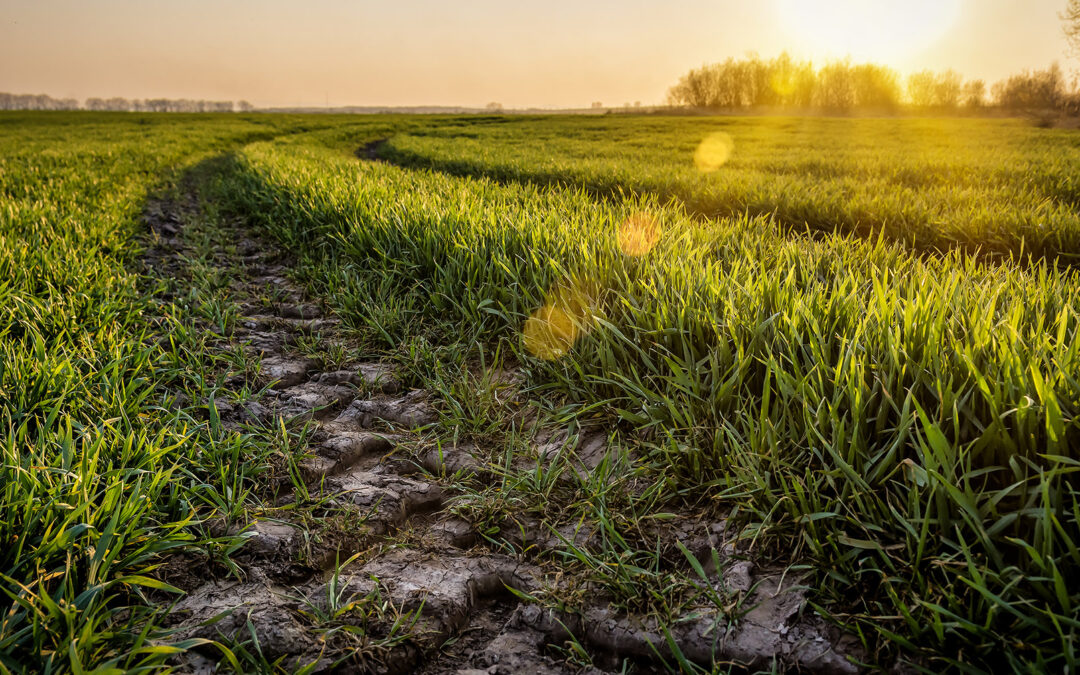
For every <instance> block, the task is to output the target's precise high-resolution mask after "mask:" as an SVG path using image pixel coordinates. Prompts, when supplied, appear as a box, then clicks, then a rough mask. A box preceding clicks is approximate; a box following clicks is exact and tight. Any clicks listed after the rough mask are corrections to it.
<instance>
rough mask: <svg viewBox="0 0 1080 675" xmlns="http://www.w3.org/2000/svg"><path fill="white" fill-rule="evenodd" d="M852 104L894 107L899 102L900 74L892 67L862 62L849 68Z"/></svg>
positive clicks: (868, 106)
mask: <svg viewBox="0 0 1080 675" xmlns="http://www.w3.org/2000/svg"><path fill="white" fill-rule="evenodd" d="M851 80H852V86H853V87H854V89H855V92H854V105H855V106H856V107H859V108H895V107H896V106H897V105H898V104H899V103H900V76H899V75H897V73H896V71H894V70H893V69H892V68H886V67H885V66H878V65H874V64H869V63H867V64H863V65H859V66H855V67H854V68H852V69H851Z"/></svg>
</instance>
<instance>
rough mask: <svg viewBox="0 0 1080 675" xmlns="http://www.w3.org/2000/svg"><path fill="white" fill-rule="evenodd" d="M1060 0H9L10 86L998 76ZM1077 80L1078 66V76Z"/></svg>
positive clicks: (158, 90)
mask: <svg viewBox="0 0 1080 675" xmlns="http://www.w3.org/2000/svg"><path fill="white" fill-rule="evenodd" d="M1063 6H1064V0H1031V1H1028V2H1021V1H1017V0H979V1H978V2H975V0H908V1H907V2H896V1H895V0H889V1H882V2H878V3H876V4H874V5H873V6H872V7H871V6H869V5H868V4H867V3H863V2H859V1H858V0H822V1H821V2H817V3H814V4H813V5H810V4H809V3H807V2H802V1H800V0H764V1H763V2H760V3H757V4H755V5H753V6H748V5H745V4H743V3H737V2H732V1H729V0H725V1H715V2H706V1H704V0H679V1H677V2H670V3H663V4H662V5H661V4H659V3H647V2H641V1H639V0H627V1H625V2H618V3H616V2H612V1H610V0H602V1H597V2H588V3H580V2H578V3H573V2H569V1H567V0H555V1H553V2H549V3H546V4H545V5H544V7H543V9H539V8H534V7H529V6H524V5H515V4H506V3H498V2H494V0H472V1H470V2H463V3H460V4H458V5H456V6H448V5H443V4H439V3H434V2H427V1H422V0H412V1H411V2H409V1H406V2H398V3H393V4H391V3H348V2H344V1H343V0H320V1H316V2H310V3H305V5H304V6H303V7H299V6H294V5H291V4H289V3H286V2H284V1H283V0H261V1H256V0H237V1H235V2H232V3H229V4H228V5H222V6H218V5H216V4H214V3H210V2H207V1H206V0H192V1H191V2H187V3H184V4H182V5H181V4H178V3H177V4H170V5H165V4H157V3H145V2H143V3H137V2H133V1H132V0H105V1H103V2H100V3H97V4H95V5H93V6H91V5H89V4H83V3H77V2H74V1H73V0H56V1H53V2H38V3H31V2H28V1H26V0H13V1H12V0H9V1H8V2H6V3H5V8H4V10H3V12H2V14H0V16H2V21H3V24H4V33H5V39H4V40H3V41H0V91H8V92H12V93H35V94H36V93H45V94H49V95H51V96H55V97H73V98H77V99H80V100H81V99H85V98H88V97H93V96H100V97H110V96H122V97H126V98H140V99H141V98H193V99H224V100H241V99H244V100H248V101H250V102H251V103H253V104H255V105H257V106H262V107H273V106H323V105H330V106H349V105H355V106H423V105H432V106H435V105H446V106H461V107H482V106H483V105H485V104H486V103H488V102H490V101H497V102H500V103H502V104H503V105H504V106H506V107H509V108H528V107H537V108H545V107H551V108H556V107H566V108H575V107H587V106H589V105H590V103H591V102H593V101H601V102H603V104H604V105H605V106H620V105H623V104H624V103H634V102H635V101H640V102H641V103H642V104H643V105H649V104H655V103H659V102H661V101H662V100H663V98H664V95H665V94H666V92H667V89H668V87H669V86H671V85H672V84H674V83H675V81H676V80H677V79H678V77H679V76H680V75H682V74H683V73H685V72H686V71H687V70H689V69H690V68H693V67H697V66H700V65H702V64H703V63H712V62H716V61H722V60H724V59H726V58H728V57H740V56H743V55H745V54H746V53H748V52H756V53H758V54H760V55H761V56H763V57H766V58H768V57H772V56H775V55H777V54H779V53H780V52H782V51H788V52H789V53H791V54H792V55H793V56H795V57H797V58H806V59H812V60H814V61H815V62H820V61H823V60H827V59H831V58H842V57H844V56H848V55H850V56H851V57H852V58H853V60H856V61H874V62H878V63H883V64H885V65H889V66H891V67H894V68H896V69H897V70H900V71H901V72H904V73H907V72H912V71H915V70H920V69H924V68H932V69H935V70H942V69H946V68H953V69H955V70H957V71H959V72H960V73H962V74H963V75H964V76H965V77H968V78H982V79H985V80H986V81H987V82H988V84H989V83H991V82H994V81H996V80H998V79H1001V78H1003V77H1005V76H1007V75H1009V74H1011V73H1014V72H1017V71H1020V70H1023V69H1030V68H1043V67H1046V66H1048V65H1049V64H1050V63H1051V62H1053V61H1059V62H1060V63H1061V64H1062V65H1063V66H1065V67H1066V69H1067V71H1068V72H1070V73H1071V72H1073V71H1074V70H1075V67H1076V65H1077V63H1078V62H1077V61H1076V60H1072V61H1070V60H1069V59H1068V58H1067V53H1066V43H1065V40H1064V38H1063V36H1062V31H1061V26H1060V22H1059V20H1058V16H1057V12H1058V11H1060V10H1061V9H1062V8H1063ZM1070 79H1071V76H1070Z"/></svg>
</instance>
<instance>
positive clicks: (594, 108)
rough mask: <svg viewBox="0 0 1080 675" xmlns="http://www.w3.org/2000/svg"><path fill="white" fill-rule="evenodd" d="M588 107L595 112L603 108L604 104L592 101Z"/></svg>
mask: <svg viewBox="0 0 1080 675" xmlns="http://www.w3.org/2000/svg"><path fill="white" fill-rule="evenodd" d="M589 107H590V108H592V109H593V110H597V109H599V108H603V107H604V104H603V103H602V102H601V101H593V102H592V105H591V106H589Z"/></svg>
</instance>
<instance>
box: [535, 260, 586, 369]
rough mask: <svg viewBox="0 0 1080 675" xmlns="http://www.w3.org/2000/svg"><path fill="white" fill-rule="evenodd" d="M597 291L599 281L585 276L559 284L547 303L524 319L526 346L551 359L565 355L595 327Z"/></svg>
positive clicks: (539, 356) (537, 354)
mask: <svg viewBox="0 0 1080 675" xmlns="http://www.w3.org/2000/svg"><path fill="white" fill-rule="evenodd" d="M598 293H599V287H598V286H597V285H596V284H593V283H590V282H588V281H585V280H583V279H572V280H571V281H570V282H569V283H568V284H563V285H559V286H556V288H555V290H554V291H553V292H551V293H549V297H548V301H547V302H546V303H545V304H544V306H543V307H540V308H539V309H537V310H536V311H535V312H533V313H532V316H530V317H529V318H528V319H527V320H526V321H525V327H524V329H522V344H523V346H524V347H525V349H526V350H527V351H528V352H529V353H530V354H532V355H533V356H536V357H538V358H541V359H546V360H548V361H554V360H556V359H559V358H561V357H562V356H564V355H565V354H566V353H567V352H568V351H570V348H571V347H573V346H574V343H575V342H576V341H577V339H578V338H579V337H580V336H581V335H582V334H583V333H587V332H589V329H590V328H592V324H593V314H594V312H595V311H596V305H597V300H596V299H597V297H598Z"/></svg>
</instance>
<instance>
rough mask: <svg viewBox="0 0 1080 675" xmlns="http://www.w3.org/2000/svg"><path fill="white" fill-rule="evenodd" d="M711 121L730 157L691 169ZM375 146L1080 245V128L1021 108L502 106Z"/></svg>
mask: <svg viewBox="0 0 1080 675" xmlns="http://www.w3.org/2000/svg"><path fill="white" fill-rule="evenodd" d="M713 133H722V134H727V135H728V136H729V137H730V139H731V140H732V141H733V143H734V149H733V151H732V153H731V156H730V160H729V161H728V162H727V163H726V164H724V165H723V166H722V167H721V168H720V169H719V170H717V171H715V172H712V173H702V172H700V171H698V170H697V168H696V167H695V164H694V161H693V158H694V153H695V150H696V149H697V147H698V146H699V144H700V143H701V142H702V141H703V139H705V138H706V137H707V136H709V135H710V134H713ZM380 156H382V157H384V158H385V159H388V160H390V161H393V162H396V163H400V164H402V165H406V166H420V167H432V168H436V169H439V170H442V171H448V172H451V173H454V174H456V175H469V176H487V177H492V178H496V179H498V180H526V181H532V182H536V183H539V184H545V185H546V184H557V185H570V186H582V187H585V188H587V189H589V190H590V191H593V192H596V193H598V194H600V195H616V196H618V195H622V194H628V193H634V194H653V195H657V196H659V197H660V198H661V200H662V201H664V202H667V201H669V200H674V201H676V202H678V203H680V204H683V205H684V206H685V207H686V209H687V210H688V211H689V212H691V213H693V214H697V215H701V216H704V217H707V218H715V217H724V216H735V215H741V214H746V213H748V214H750V215H766V214H767V215H773V216H775V217H776V219H777V220H778V221H779V222H781V223H783V224H784V225H785V226H787V227H789V228H791V229H794V230H796V231H802V230H803V229H805V228H809V229H811V230H814V231H824V232H833V231H839V232H842V233H845V234H858V235H860V236H868V237H873V236H874V235H875V233H878V232H882V233H884V234H885V236H887V237H889V238H890V239H894V240H897V241H901V242H904V243H906V244H907V245H909V246H913V247H915V248H918V249H931V250H932V249H939V250H947V249H950V248H955V247H960V248H964V249H966V250H968V251H980V252H982V253H983V254H984V255H989V256H993V257H1009V256H1013V257H1026V256H1028V255H1031V256H1035V257H1037V258H1038V257H1045V258H1048V259H1055V258H1057V257H1059V256H1060V257H1061V258H1062V259H1063V261H1064V262H1066V263H1068V264H1075V263H1077V262H1078V256H1080V216H1078V215H1077V205H1078V204H1080V178H1078V176H1077V173H1076V170H1075V167H1076V165H1077V163H1078V162H1080V140H1078V138H1077V136H1076V134H1075V133H1072V132H1069V131H1048V130H1043V129H1033V128H1029V127H1027V126H1024V125H1023V124H1022V123H1020V122H1018V121H1001V120H985V119H941V120H928V119H858V120H849V119H828V118H801V119H800V118H747V117H729V118H690V119H687V118H647V117H628V118H620V117H605V118H595V117H593V118H585V119H572V118H559V117H552V118H535V119H529V118H504V119H501V120H498V119H496V120H492V121H491V123H488V124H470V123H462V124H459V125H449V126H439V127H433V128H429V129H423V130H420V131H416V132H413V133H402V134H399V135H395V136H392V137H390V138H389V140H388V142H387V143H386V145H385V146H383V147H382V149H381V150H380Z"/></svg>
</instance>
